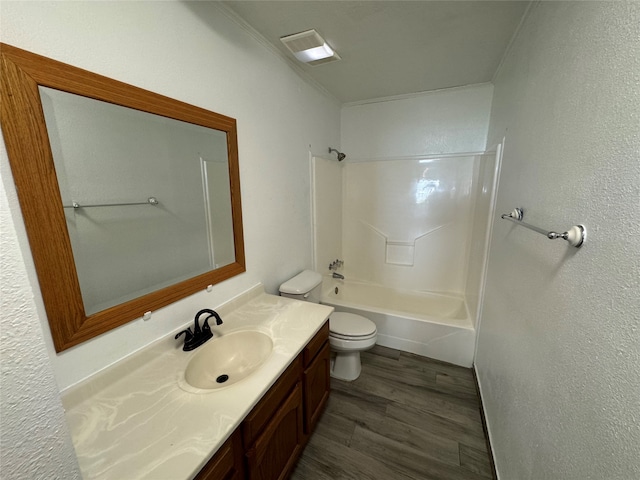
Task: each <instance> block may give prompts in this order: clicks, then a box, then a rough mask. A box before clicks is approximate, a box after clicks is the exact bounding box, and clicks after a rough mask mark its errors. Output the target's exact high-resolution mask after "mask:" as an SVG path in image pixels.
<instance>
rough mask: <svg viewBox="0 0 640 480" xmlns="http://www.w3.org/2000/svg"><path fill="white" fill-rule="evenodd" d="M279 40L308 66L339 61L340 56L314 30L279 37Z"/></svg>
mask: <svg viewBox="0 0 640 480" xmlns="http://www.w3.org/2000/svg"><path fill="white" fill-rule="evenodd" d="M280 40H281V41H282V43H284V45H285V47H287V48H288V49H289V50H290V51H291V53H293V54H294V55H295V57H296V58H297V59H298V60H300V61H301V62H304V63H307V64H309V65H320V64H322V63H328V62H335V61H336V60H340V55H338V54H337V53H336V52H334V51H333V49H332V48H331V47H330V46H329V45H328V44H327V42H325V40H324V38H322V37H321V36H320V34H319V33H318V32H316V31H315V30H307V31H306V32H300V33H295V34H293V35H287V36H285V37H280Z"/></svg>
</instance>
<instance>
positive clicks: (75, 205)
mask: <svg viewBox="0 0 640 480" xmlns="http://www.w3.org/2000/svg"><path fill="white" fill-rule="evenodd" d="M159 203H160V202H159V201H158V199H157V198H156V197H149V198H147V201H146V202H133V203H101V204H99V205H80V204H79V203H78V202H72V203H71V205H63V207H64V208H87V207H119V206H121V205H158V204H159Z"/></svg>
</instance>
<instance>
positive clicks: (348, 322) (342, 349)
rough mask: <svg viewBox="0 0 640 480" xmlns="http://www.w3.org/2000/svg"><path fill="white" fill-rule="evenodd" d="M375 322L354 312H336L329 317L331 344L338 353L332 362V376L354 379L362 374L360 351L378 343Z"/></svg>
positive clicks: (332, 348)
mask: <svg viewBox="0 0 640 480" xmlns="http://www.w3.org/2000/svg"><path fill="white" fill-rule="evenodd" d="M377 336H378V332H377V329H376V325H375V323H373V322H372V321H371V320H369V319H368V318H365V317H363V316H361V315H355V314H353V313H343V312H334V313H333V314H331V316H330V317H329V345H330V347H331V350H333V351H334V352H335V353H336V356H335V358H334V359H333V360H332V364H331V376H332V377H335V378H339V379H340V380H347V381H352V380H355V379H356V378H358V377H359V376H360V371H361V370H362V366H361V363H360V352H363V351H365V350H369V349H370V348H372V347H373V346H374V345H375V344H376V338H377Z"/></svg>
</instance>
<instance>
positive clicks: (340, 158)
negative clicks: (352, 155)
mask: <svg viewBox="0 0 640 480" xmlns="http://www.w3.org/2000/svg"><path fill="white" fill-rule="evenodd" d="M331 152H336V155H338V161H339V162H341V161H342V160H344V159H345V158H346V157H347V156H346V155H345V154H344V153H340V152H339V151H338V150H336V149H335V148H331V147H329V153H331Z"/></svg>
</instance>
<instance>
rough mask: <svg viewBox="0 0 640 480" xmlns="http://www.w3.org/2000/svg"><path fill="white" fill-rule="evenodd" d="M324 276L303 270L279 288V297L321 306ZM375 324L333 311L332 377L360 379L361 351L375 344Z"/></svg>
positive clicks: (331, 332) (331, 324)
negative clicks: (333, 355)
mask: <svg viewBox="0 0 640 480" xmlns="http://www.w3.org/2000/svg"><path fill="white" fill-rule="evenodd" d="M321 288H322V275H320V274H319V273H317V272H314V271H311V270H304V271H303V272H301V273H299V274H298V275H296V276H295V277H293V278H292V279H290V280H287V281H286V282H284V283H283V284H282V285H280V295H281V296H283V297H289V298H295V299H297V300H302V301H306V302H313V303H320V292H321ZM377 335H378V332H377V329H376V325H375V323H373V322H372V321H371V320H369V319H368V318H365V317H363V316H361V315H355V314H353V313H344V312H334V313H332V314H331V316H330V317H329V346H330V348H331V351H332V352H333V353H334V354H335V357H334V358H332V360H331V371H330V374H331V376H332V377H334V378H338V379H340V380H347V381H352V380H355V379H356V378H358V377H359V376H360V371H361V370H362V366H361V363H360V352H362V351H364V350H369V349H370V348H372V347H373V346H374V345H375V344H376V338H377Z"/></svg>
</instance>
